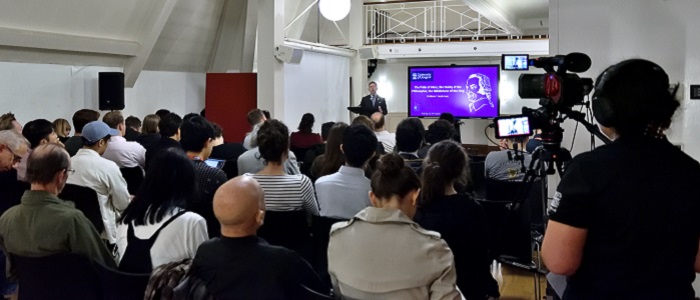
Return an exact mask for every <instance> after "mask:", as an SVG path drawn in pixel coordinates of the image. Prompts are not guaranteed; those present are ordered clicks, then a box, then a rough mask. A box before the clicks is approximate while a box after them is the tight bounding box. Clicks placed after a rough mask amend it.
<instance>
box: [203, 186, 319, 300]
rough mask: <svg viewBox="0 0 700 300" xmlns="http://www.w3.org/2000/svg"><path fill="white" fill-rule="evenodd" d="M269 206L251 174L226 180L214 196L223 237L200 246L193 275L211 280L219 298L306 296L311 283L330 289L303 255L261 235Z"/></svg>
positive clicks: (314, 287)
mask: <svg viewBox="0 0 700 300" xmlns="http://www.w3.org/2000/svg"><path fill="white" fill-rule="evenodd" d="M265 208H266V203H265V196H264V194H263V190H262V189H261V187H260V185H259V184H258V183H257V182H256V181H255V180H254V179H252V178H251V177H248V176H239V177H236V178H234V179H232V180H230V181H229V182H227V183H225V184H224V185H222V186H221V187H220V188H219V190H217V191H216V195H215V196H214V214H215V215H216V218H217V219H218V220H219V222H220V223H221V237H216V238H213V239H211V240H209V241H206V242H204V244H202V245H201V246H200V247H199V249H197V255H196V256H195V258H194V261H193V262H192V268H191V274H192V276H194V277H195V278H198V279H201V280H202V281H204V282H206V288H207V291H208V292H209V293H210V294H212V295H213V296H214V298H216V299H238V298H241V299H306V298H308V297H306V295H309V294H307V292H306V291H305V290H304V288H305V287H306V288H308V289H311V290H315V291H318V292H321V293H327V290H328V289H327V288H324V287H323V285H322V283H321V281H320V279H319V278H318V276H317V275H316V274H315V273H314V271H313V269H312V268H311V266H309V264H308V263H307V262H306V261H304V259H302V258H301V256H299V254H297V253H296V252H294V251H292V250H289V249H286V248H283V247H278V246H272V245H269V244H268V243H267V242H266V241H265V240H263V239H261V238H258V237H257V236H256V232H257V230H258V228H260V226H261V225H262V224H263V220H264V217H265Z"/></svg>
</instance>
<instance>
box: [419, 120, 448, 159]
mask: <svg viewBox="0 0 700 300" xmlns="http://www.w3.org/2000/svg"><path fill="white" fill-rule="evenodd" d="M454 135H455V128H454V126H452V124H450V123H449V122H447V121H445V120H437V121H435V122H433V123H432V124H430V125H428V131H426V132H425V142H426V144H425V145H423V147H421V148H420V149H418V157H423V158H425V157H426V156H428V150H429V149H430V146H432V145H435V144H437V143H438V142H440V141H444V140H449V139H452V137H453V136H454Z"/></svg>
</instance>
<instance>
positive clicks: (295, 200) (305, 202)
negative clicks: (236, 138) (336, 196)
mask: <svg viewBox="0 0 700 300" xmlns="http://www.w3.org/2000/svg"><path fill="white" fill-rule="evenodd" d="M257 137H258V148H259V149H260V157H261V158H262V159H264V160H265V168H263V169H262V170H261V171H260V172H258V173H255V174H250V173H247V174H246V175H250V176H253V178H255V179H256V180H257V181H258V182H259V183H260V186H262V189H263V191H265V203H266V208H267V210H268V211H298V210H304V211H306V212H307V213H309V214H313V215H318V203H317V202H316V195H315V194H314V187H313V184H312V183H311V180H309V178H308V177H306V176H304V175H302V174H292V175H290V174H287V173H285V170H284V169H285V168H284V164H283V163H284V161H285V160H287V155H289V154H288V153H289V130H288V129H287V126H286V125H284V124H283V123H282V122H280V121H278V120H274V119H273V120H267V121H266V122H265V123H263V124H262V126H260V130H259V131H258V135H257Z"/></svg>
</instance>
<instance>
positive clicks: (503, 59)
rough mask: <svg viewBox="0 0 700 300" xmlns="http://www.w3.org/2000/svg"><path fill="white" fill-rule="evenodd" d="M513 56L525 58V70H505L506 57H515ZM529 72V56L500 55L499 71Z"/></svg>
mask: <svg viewBox="0 0 700 300" xmlns="http://www.w3.org/2000/svg"><path fill="white" fill-rule="evenodd" d="M515 56H525V61H526V62H527V63H526V64H525V69H508V68H506V67H505V66H506V57H515ZM529 70H530V54H502V55H501V71H521V72H522V71H529Z"/></svg>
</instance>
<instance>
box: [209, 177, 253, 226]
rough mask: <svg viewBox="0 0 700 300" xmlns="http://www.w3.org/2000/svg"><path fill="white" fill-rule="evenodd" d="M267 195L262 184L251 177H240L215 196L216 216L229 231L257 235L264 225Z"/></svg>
mask: <svg viewBox="0 0 700 300" xmlns="http://www.w3.org/2000/svg"><path fill="white" fill-rule="evenodd" d="M264 212H265V195H264V193H263V190H262V188H260V184H258V182H257V181H256V180H255V179H254V178H252V177H249V176H245V175H243V176H238V177H236V178H234V179H231V180H229V181H228V182H226V183H224V184H223V185H222V186H221V187H219V189H218V190H216V194H214V215H215V216H216V219H217V220H219V223H220V224H221V230H222V235H224V236H229V235H230V234H229V235H227V234H225V233H226V232H227V231H235V232H237V233H236V234H238V233H241V232H242V233H247V234H246V235H250V234H255V232H256V231H257V229H258V227H260V226H261V225H262V221H263V217H264Z"/></svg>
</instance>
